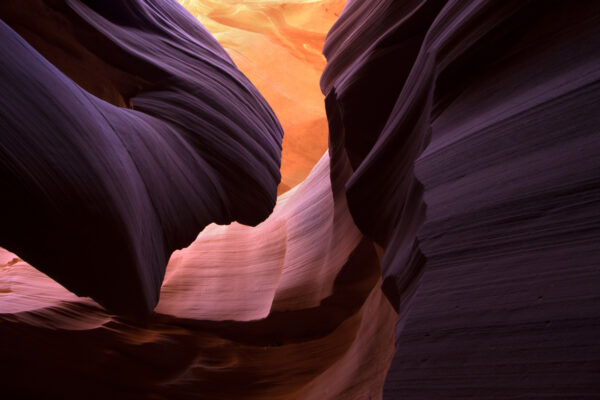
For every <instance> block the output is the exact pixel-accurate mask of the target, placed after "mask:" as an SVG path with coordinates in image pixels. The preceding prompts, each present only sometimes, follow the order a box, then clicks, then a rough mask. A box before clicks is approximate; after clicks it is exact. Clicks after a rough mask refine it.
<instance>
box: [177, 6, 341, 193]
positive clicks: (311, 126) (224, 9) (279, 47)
mask: <svg viewBox="0 0 600 400" xmlns="http://www.w3.org/2000/svg"><path fill="white" fill-rule="evenodd" d="M179 3H181V4H182V5H183V6H185V7H186V8H187V9H188V10H189V11H190V12H191V13H192V15H194V16H195V17H197V18H198V20H199V21H200V22H201V23H202V25H204V26H205V27H206V29H207V30H208V31H210V32H211V33H212V34H214V35H215V37H216V38H217V40H218V41H219V43H220V44H221V45H222V46H223V47H224V48H225V50H227V52H228V54H229V55H230V56H231V58H232V59H233V61H235V63H236V65H237V66H238V67H239V68H240V70H241V71H242V72H243V73H244V74H245V75H246V76H247V77H248V78H249V79H250V81H252V83H253V84H254V85H255V86H256V87H257V88H258V90H259V91H260V93H261V94H262V95H263V96H264V97H265V99H266V100H267V102H268V103H269V105H270V106H271V107H273V110H274V111H275V114H276V115H277V117H278V118H279V121H280V122H281V125H282V127H283V130H284V132H285V135H284V138H283V152H282V159H281V173H282V180H281V185H280V187H279V192H280V193H283V192H285V191H286V190H288V189H290V188H291V187H294V186H296V185H297V184H298V183H300V182H301V181H302V180H303V179H304V178H305V177H306V176H307V175H308V172H309V171H310V170H311V169H312V167H313V166H314V165H315V164H316V162H317V161H318V160H319V159H320V158H321V155H323V152H324V151H325V150H326V149H327V132H328V130H327V118H326V115H325V109H324V108H323V94H322V93H321V91H320V90H319V86H318V82H319V78H320V76H321V73H322V72H323V68H325V57H323V55H322V53H321V51H322V48H323V43H324V41H325V35H326V34H327V31H329V28H330V27H331V25H333V23H334V22H335V20H336V18H337V17H338V15H339V13H340V12H341V10H342V8H343V6H344V4H345V3H346V0H318V1H315V0H291V1H290V0H268V1H221V0H212V1H211V0H180V1H179Z"/></svg>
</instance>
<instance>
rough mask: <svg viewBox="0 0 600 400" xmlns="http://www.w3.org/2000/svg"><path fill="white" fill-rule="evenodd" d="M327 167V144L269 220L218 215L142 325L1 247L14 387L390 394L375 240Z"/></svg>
mask: <svg viewBox="0 0 600 400" xmlns="http://www.w3.org/2000/svg"><path fill="white" fill-rule="evenodd" d="M340 166H343V165H340V164H337V165H333V166H332V168H337V169H339V168H340ZM329 172H330V168H329V158H328V157H327V156H324V157H323V158H322V160H321V161H320V162H319V163H318V164H317V165H316V166H315V168H314V170H313V171H312V172H311V174H310V175H309V177H308V178H307V180H306V181H305V182H303V183H302V184H301V185H300V186H298V187H296V188H294V189H293V190H292V191H290V192H288V193H286V194H285V195H283V196H282V197H280V198H279V201H278V204H277V206H276V207H275V211H274V213H273V214H272V215H271V216H270V217H269V218H268V219H267V220H266V221H265V222H263V223H262V224H260V225H259V226H258V227H256V228H248V227H244V226H242V225H238V224H232V225H229V226H216V225H211V226H209V227H208V228H207V229H206V230H205V231H204V232H202V233H201V234H200V235H199V236H198V238H197V239H196V241H195V242H194V243H193V244H192V245H191V246H190V247H188V248H186V249H184V250H181V251H179V252H176V253H175V254H174V255H173V257H172V258H171V260H170V263H169V266H168V268H167V275H166V278H165V281H164V283H163V286H162V289H161V300H160V302H159V304H158V307H157V308H156V311H155V313H153V314H152V315H151V316H150V317H149V318H148V320H147V321H146V322H145V324H142V325H140V324H134V323H133V322H132V321H130V320H128V319H127V318H122V317H118V316H115V315H112V314H110V313H108V312H106V311H105V310H104V309H103V308H102V307H100V306H99V305H98V304H96V303H95V302H93V301H92V300H91V299H86V298H80V297H77V296H75V295H73V294H72V293H70V292H68V291H67V290H65V289H64V288H63V287H61V286H60V285H58V284H57V283H56V282H54V281H53V280H52V279H50V278H48V277H47V276H45V275H44V274H42V273H41V272H39V271H37V270H35V269H34V268H32V267H31V266H29V265H27V264H26V263H24V262H23V261H21V260H20V259H19V258H18V257H17V256H15V255H14V254H11V253H9V252H7V251H5V250H1V251H0V285H1V286H0V310H1V311H2V312H1V313H0V332H2V340H1V341H0V353H1V354H2V355H3V363H2V367H1V375H0V376H1V378H0V382H2V391H3V394H7V395H8V396H9V397H10V398H40V397H44V398H61V399H62V398H82V397H84V398H94V399H95V398H98V399H100V398H106V397H110V398H117V399H121V398H122V399H138V398H139V399H224V400H225V399H235V398H240V399H290V398H293V399H339V400H342V399H352V398H356V399H362V398H379V397H381V394H382V388H383V381H384V378H385V374H386V371H387V367H388V366H389V362H390V361H391V357H392V354H393V353H392V349H393V327H394V321H395V319H396V313H395V312H394V310H393V308H392V307H391V305H390V304H389V302H388V300H387V299H386V298H385V297H384V295H383V293H382V292H381V290H380V288H379V286H380V272H379V260H378V257H377V254H376V251H375V249H374V247H373V245H372V244H371V242H370V241H369V240H366V239H364V238H363V237H362V235H360V233H359V232H358V231H357V229H356V228H355V227H354V224H353V222H352V220H351V217H350V215H349V213H348V210H347V208H346V203H345V198H344V195H343V190H336V189H335V187H336V186H335V185H334V189H333V190H332V186H331V185H330V178H329ZM337 187H338V188H339V185H338V186H337ZM341 188H343V186H342V187H341ZM316 210H318V212H316ZM311 215H313V218H309V216H311ZM342 232H343V233H342ZM315 238H318V240H316V239H315ZM32 379H33V381H32ZM26 382H28V383H26Z"/></svg>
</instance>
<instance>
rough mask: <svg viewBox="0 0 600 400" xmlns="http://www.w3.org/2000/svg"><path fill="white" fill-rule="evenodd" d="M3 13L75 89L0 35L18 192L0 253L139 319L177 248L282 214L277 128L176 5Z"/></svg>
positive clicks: (34, 5) (3, 116) (4, 118)
mask: <svg viewBox="0 0 600 400" xmlns="http://www.w3.org/2000/svg"><path fill="white" fill-rule="evenodd" d="M0 16H2V18H3V19H4V20H5V21H7V22H8V23H9V24H11V25H13V26H14V27H15V29H17V30H19V31H20V32H22V33H23V35H24V36H25V37H30V38H32V42H33V43H34V44H36V45H37V47H38V49H39V50H40V51H41V52H42V53H43V54H44V55H45V56H46V57H48V60H51V61H52V62H54V63H55V64H56V65H57V66H58V67H59V68H61V69H62V70H63V71H65V72H67V73H69V72H73V76H70V77H71V78H72V79H74V80H75V82H73V81H72V80H71V79H69V78H68V77H67V76H65V75H64V73H63V72H62V71H60V70H58V69H57V68H56V67H55V66H54V65H52V64H51V63H50V62H48V60H47V59H45V58H44V57H42V56H41V55H40V54H39V53H38V52H37V51H36V50H34V49H33V48H32V47H31V46H30V45H29V44H28V43H27V42H25V40H23V39H22V38H21V37H20V36H19V35H18V34H17V33H16V32H15V31H14V30H12V29H11V28H9V27H8V26H7V25H6V24H5V23H2V25H1V27H0V34H1V35H2V38H1V40H0V43H1V44H0V46H1V47H0V53H1V54H2V61H1V62H0V69H1V70H0V75H1V76H2V80H1V82H0V85H1V86H0V126H1V127H2V128H1V129H2V135H1V136H0V160H1V161H0V181H2V184H3V186H4V187H5V188H6V189H7V190H9V193H10V195H7V196H2V197H1V199H0V220H2V221H3V224H5V225H6V226H9V227H11V228H10V230H2V232H1V233H0V244H2V245H3V246H5V247H6V248H9V249H11V250H12V251H15V252H16V253H18V254H19V255H20V256H21V257H24V259H26V260H27V261H29V262H31V263H32V264H34V265H35V266H36V268H39V269H40V270H41V271H43V272H46V273H47V274H49V275H50V276H51V277H52V278H54V279H56V280H57V281H59V282H60V283H61V284H63V285H65V286H66V287H67V288H69V289H70V290H72V291H73V292H75V293H77V294H79V295H81V296H91V297H93V298H94V299H96V300H97V301H98V302H100V303H101V304H102V305H103V306H105V307H107V308H109V309H111V310H113V311H116V312H119V313H127V314H129V315H132V316H137V317H141V316H144V315H146V314H148V313H149V312H151V311H152V310H153V308H154V307H155V305H156V303H157V301H158V294H159V290H160V285H161V282H162V279H163V275H164V270H165V266H166V263H167V260H168V258H169V256H170V254H171V253H172V252H173V250H176V249H179V248H182V247H184V246H186V245H188V244H189V243H190V242H191V241H192V240H193V239H194V237H195V236H196V235H197V234H198V232H199V231H201V230H202V229H203V228H204V227H205V226H206V225H208V224H209V223H211V222H217V223H221V224H225V223H230V222H232V221H239V222H241V223H244V224H250V225H256V224H257V223H259V222H260V221H262V220H263V219H265V218H266V217H267V216H268V215H269V213H270V212H271V211H272V208H273V206H274V204H275V198H276V188H277V184H278V183H279V179H280V175H279V155H280V150H281V145H280V143H281V137H282V131H281V128H280V126H279V123H278V122H277V120H276V118H275V116H274V115H273V113H272V111H271V110H270V108H269V106H268V105H267V104H266V102H265V101H264V100H263V98H262V97H261V96H260V94H259V93H258V92H257V90H256V89H255V88H254V87H253V86H252V85H251V84H250V82H249V81H248V80H247V79H246V78H245V77H244V75H242V73H240V72H239V71H238V69H237V68H236V67H235V66H234V64H233V63H232V61H231V60H230V58H229V57H228V56H227V54H226V53H225V52H224V51H223V50H222V48H221V47H220V46H219V45H218V43H217V42H216V41H215V40H214V38H213V37H212V36H211V35H210V34H209V33H208V32H206V31H205V30H204V29H203V28H202V27H201V26H200V25H199V24H198V23H197V22H196V21H195V20H194V19H193V18H192V17H191V16H190V15H189V14H188V13H187V12H185V10H183V9H182V8H181V7H180V6H179V5H177V4H176V3H171V2H163V1H147V2H146V1H138V0H129V1H127V2H121V1H113V2H106V1H103V2H93V1H89V2H88V4H86V3H85V2H79V1H47V2H44V1H42V0H39V1H35V2H25V3H23V2H16V1H14V2H10V1H9V2H3V3H2V7H1V13H0ZM81 59H83V60H84V61H83V62H81V63H80V60H81ZM80 64H82V65H83V67H82V68H81V69H79V65H80ZM98 76H100V78H99V81H98V82H96V79H97V77H98ZM131 76H134V77H135V78H134V79H131V80H130V79H129V78H130V77H131ZM98 83H101V84H100V85H99V86H97V84H98ZM78 84H79V85H78ZM86 87H87V89H89V90H91V91H92V93H89V92H87V91H85V90H83V89H82V88H86ZM94 94H96V95H98V96H100V97H103V98H104V99H105V100H107V101H111V102H112V103H113V104H109V103H107V102H106V101H103V100H101V99H99V98H98V97H95V96H94ZM125 105H129V106H130V107H133V110H132V109H130V108H125V107H123V106H125ZM118 106H121V107H118Z"/></svg>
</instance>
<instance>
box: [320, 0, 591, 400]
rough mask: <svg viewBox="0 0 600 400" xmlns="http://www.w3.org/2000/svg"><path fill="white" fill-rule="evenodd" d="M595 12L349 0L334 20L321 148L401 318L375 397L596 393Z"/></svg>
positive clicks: (575, 6)
mask: <svg viewBox="0 0 600 400" xmlns="http://www.w3.org/2000/svg"><path fill="white" fill-rule="evenodd" d="M598 6H599V4H598V3H597V2H539V1H538V2H535V1H533V2H497V1H472V2H451V1H449V2H445V1H405V2H399V1H375V0H372V1H350V2H349V3H348V5H347V6H346V9H345V10H344V12H343V13H342V15H341V17H340V19H338V21H336V24H335V26H334V27H333V28H332V30H331V32H330V34H329V36H328V39H327V42H326V45H325V54H326V56H327V57H328V65H327V69H326V70H325V72H324V74H323V78H322V81H321V84H322V89H323V91H324V93H326V94H327V109H328V117H329V119H330V124H331V130H330V141H331V146H333V147H335V148H342V149H343V151H344V152H345V153H346V155H347V157H348V159H349V160H350V162H351V164H352V166H353V168H354V174H353V175H352V177H351V178H350V180H349V182H348V185H347V196H348V205H349V209H350V212H351V214H352V216H353V218H354V220H355V222H356V223H357V225H358V227H359V229H361V231H362V232H363V233H364V234H366V236H367V237H370V238H372V239H373V240H375V241H376V242H377V243H379V244H380V245H381V246H382V247H383V249H384V256H383V262H382V273H383V278H384V283H383V289H384V291H385V293H386V295H387V296H388V298H389V299H390V301H391V302H392V303H393V305H394V307H395V308H396V310H397V311H399V318H398V322H397V326H396V355H395V358H394V361H393V363H392V366H391V368H390V372H389V374H388V377H387V380H386V386H385V395H384V398H386V399H398V398H402V399H412V398H415V399H422V398H428V399H429V398H456V399H465V398H473V399H481V398H572V399H575V398H591V397H595V396H597V395H598V393H599V392H600V380H599V378H600V369H598V365H600V342H598V340H597V338H598V337H600V325H599V324H598V318H599V317H600V291H599V290H598V288H600V269H599V268H598V265H600V254H599V253H600V248H599V247H598V239H599V237H600V235H599V233H600V209H599V205H598V204H599V203H598V200H599V199H600V193H599V189H600V157H598V154H599V150H600V137H599V135H598V129H599V126H600V114H599V113H598V109H599V105H600V103H599V101H600V90H599V86H598V85H599V78H600V24H599V22H600V20H599V17H600V8H599V7H598ZM349 38H356V39H355V40H349Z"/></svg>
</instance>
